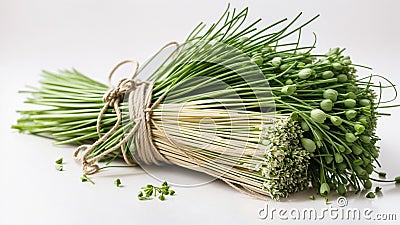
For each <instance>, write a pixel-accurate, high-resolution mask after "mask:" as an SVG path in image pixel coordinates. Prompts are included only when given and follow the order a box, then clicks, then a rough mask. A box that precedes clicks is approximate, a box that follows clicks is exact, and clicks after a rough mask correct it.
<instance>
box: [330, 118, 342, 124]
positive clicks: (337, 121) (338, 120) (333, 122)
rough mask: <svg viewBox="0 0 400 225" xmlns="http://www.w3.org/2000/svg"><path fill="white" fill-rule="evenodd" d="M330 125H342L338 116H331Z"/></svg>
mask: <svg viewBox="0 0 400 225" xmlns="http://www.w3.org/2000/svg"><path fill="white" fill-rule="evenodd" d="M330 119H331V123H332V124H333V125H335V126H340V124H342V118H340V117H338V116H331V118H330Z"/></svg>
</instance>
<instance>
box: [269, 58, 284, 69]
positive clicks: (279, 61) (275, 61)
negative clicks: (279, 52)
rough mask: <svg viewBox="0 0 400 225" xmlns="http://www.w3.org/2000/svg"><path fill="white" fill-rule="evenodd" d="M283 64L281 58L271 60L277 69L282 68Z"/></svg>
mask: <svg viewBox="0 0 400 225" xmlns="http://www.w3.org/2000/svg"><path fill="white" fill-rule="evenodd" d="M281 63H282V58H281V57H274V58H273V59H272V60H271V64H272V65H273V66H276V67H278V66H280V65H281Z"/></svg>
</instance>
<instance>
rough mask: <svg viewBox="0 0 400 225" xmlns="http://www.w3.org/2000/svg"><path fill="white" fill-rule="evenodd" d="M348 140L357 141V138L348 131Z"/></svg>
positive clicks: (346, 135) (346, 137) (346, 136)
mask: <svg viewBox="0 0 400 225" xmlns="http://www.w3.org/2000/svg"><path fill="white" fill-rule="evenodd" d="M344 137H345V139H346V141H347V142H350V143H351V142H355V141H356V140H357V138H356V136H355V135H354V134H353V133H346V134H345V135H344Z"/></svg>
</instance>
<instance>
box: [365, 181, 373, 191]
mask: <svg viewBox="0 0 400 225" xmlns="http://www.w3.org/2000/svg"><path fill="white" fill-rule="evenodd" d="M364 187H365V189H371V188H372V182H371V180H366V181H365V183H364Z"/></svg>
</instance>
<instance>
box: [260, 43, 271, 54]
mask: <svg viewBox="0 0 400 225" xmlns="http://www.w3.org/2000/svg"><path fill="white" fill-rule="evenodd" d="M272 51H273V49H272V48H271V47H270V46H269V45H267V44H266V45H264V47H263V48H262V49H261V52H262V53H269V52H272Z"/></svg>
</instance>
